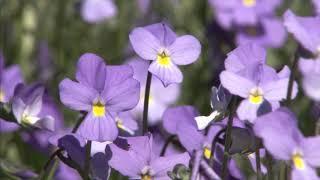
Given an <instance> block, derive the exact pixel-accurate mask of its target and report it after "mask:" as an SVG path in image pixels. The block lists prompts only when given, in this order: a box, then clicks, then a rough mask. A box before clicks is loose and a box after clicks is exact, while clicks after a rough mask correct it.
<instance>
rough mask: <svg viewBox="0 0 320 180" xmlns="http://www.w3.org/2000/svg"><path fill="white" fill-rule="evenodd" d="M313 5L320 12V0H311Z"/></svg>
mask: <svg viewBox="0 0 320 180" xmlns="http://www.w3.org/2000/svg"><path fill="white" fill-rule="evenodd" d="M312 2H313V5H314V6H315V10H316V12H317V13H318V14H320V1H319V0H312Z"/></svg>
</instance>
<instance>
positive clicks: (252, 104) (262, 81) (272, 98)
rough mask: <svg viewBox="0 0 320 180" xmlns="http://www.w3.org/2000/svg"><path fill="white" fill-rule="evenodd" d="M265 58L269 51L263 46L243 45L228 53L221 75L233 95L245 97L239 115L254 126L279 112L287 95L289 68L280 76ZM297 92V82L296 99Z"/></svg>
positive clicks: (281, 72) (295, 85)
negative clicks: (281, 102)
mask: <svg viewBox="0 0 320 180" xmlns="http://www.w3.org/2000/svg"><path fill="white" fill-rule="evenodd" d="M255 50H256V51H255ZM253 52H254V53H253ZM265 56H266V52H265V50H264V49H263V48H260V47H259V46H256V45H253V44H248V45H243V46H240V47H238V48H237V49H235V50H234V51H232V52H231V53H230V54H228V58H227V60H226V62H225V67H226V70H225V71H223V72H222V73H221V74H220V80H221V84H222V85H223V86H224V87H225V88H226V89H227V90H229V91H230V93H231V94H234V95H238V96H240V97H242V98H245V99H244V100H243V101H242V102H241V103H240V105H239V107H238V109H237V114H238V116H239V118H240V119H241V120H248V121H249V122H251V123H254V120H255V119H256V117H257V116H259V115H262V114H264V113H266V112H269V111H274V110H275V109H277V108H278V107H279V106H280V104H279V101H282V100H284V99H285V98H286V96H287V90H288V83H289V76H290V70H289V68H287V67H284V68H283V70H282V71H280V72H279V73H277V72H276V71H275V70H274V69H273V68H272V67H270V66H268V65H266V64H265V60H266V57H265ZM297 92H298V87H297V84H296V82H294V85H293V90H292V97H295V96H296V94H297Z"/></svg>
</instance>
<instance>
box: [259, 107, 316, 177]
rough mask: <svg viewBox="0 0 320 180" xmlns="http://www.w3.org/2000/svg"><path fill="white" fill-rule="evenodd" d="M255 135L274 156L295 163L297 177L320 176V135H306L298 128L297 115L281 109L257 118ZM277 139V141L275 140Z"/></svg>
mask: <svg viewBox="0 0 320 180" xmlns="http://www.w3.org/2000/svg"><path fill="white" fill-rule="evenodd" d="M254 132H255V134H256V135H257V136H258V137H260V138H262V140H263V144H264V146H265V147H266V149H267V150H268V152H270V153H271V154H272V155H273V157H274V158H276V159H279V160H285V161H288V163H290V164H291V165H292V172H291V177H292V179H293V180H298V179H299V180H300V179H310V180H313V179H319V178H318V177H317V173H316V168H317V167H319V166H320V159H319V157H320V154H319V151H316V150H315V149H318V148H319V147H318V146H319V144H320V138H319V137H303V135H302V134H301V133H300V131H299V129H298V127H297V120H296V118H295V115H294V114H293V113H292V112H290V111H289V110H288V109H285V108H281V109H278V110H277V111H274V112H272V113H268V114H266V115H264V116H261V117H259V118H258V119H257V121H256V123H255V125H254ZM275 139H276V140H275Z"/></svg>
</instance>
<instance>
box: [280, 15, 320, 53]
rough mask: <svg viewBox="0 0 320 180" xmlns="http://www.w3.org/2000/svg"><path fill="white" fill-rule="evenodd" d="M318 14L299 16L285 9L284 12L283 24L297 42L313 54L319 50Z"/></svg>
mask: <svg viewBox="0 0 320 180" xmlns="http://www.w3.org/2000/svg"><path fill="white" fill-rule="evenodd" d="M319 24H320V16H316V17H299V16H296V15H295V14H294V13H293V12H292V11H290V10H287V11H286V12H285V14H284V25H285V27H286V28H287V30H288V31H289V32H290V33H292V34H293V35H294V37H295V38H296V39H297V40H298V41H299V43H300V44H301V45H302V46H303V47H304V48H305V49H307V50H309V51H310V52H312V53H313V54H314V55H319V52H320V29H319V27H318V25H319Z"/></svg>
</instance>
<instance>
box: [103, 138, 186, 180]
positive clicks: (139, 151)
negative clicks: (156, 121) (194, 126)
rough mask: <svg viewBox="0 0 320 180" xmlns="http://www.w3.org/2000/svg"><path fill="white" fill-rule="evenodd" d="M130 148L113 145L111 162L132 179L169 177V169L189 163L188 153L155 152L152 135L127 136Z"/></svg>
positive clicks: (113, 166) (116, 168)
mask: <svg viewBox="0 0 320 180" xmlns="http://www.w3.org/2000/svg"><path fill="white" fill-rule="evenodd" d="M126 139H127V141H128V144H129V146H128V147H129V148H128V149H121V148H119V147H116V146H111V147H110V148H111V151H112V158H111V160H110V161H109V164H110V166H111V167H112V168H114V169H115V170H117V171H119V172H120V173H121V174H122V175H124V176H128V177H129V178H130V179H155V180H157V179H159V180H160V179H169V176H168V175H167V172H168V171H172V170H173V168H174V166H175V165H176V164H184V165H188V163H189V159H190V156H189V154H188V153H181V154H177V155H170V156H162V157H158V156H156V155H155V154H154V152H153V147H152V144H153V142H152V136H151V137H148V136H138V137H129V138H126Z"/></svg>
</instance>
